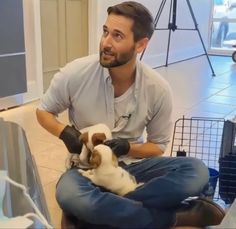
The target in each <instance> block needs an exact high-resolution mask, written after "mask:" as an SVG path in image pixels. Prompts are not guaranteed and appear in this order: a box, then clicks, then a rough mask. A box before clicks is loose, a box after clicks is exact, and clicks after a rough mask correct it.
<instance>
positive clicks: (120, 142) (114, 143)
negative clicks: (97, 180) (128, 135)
mask: <svg viewBox="0 0 236 229" xmlns="http://www.w3.org/2000/svg"><path fill="white" fill-rule="evenodd" d="M104 144H105V145H107V146H109V147H110V148H111V149H112V151H113V152H114V154H115V155H116V156H117V157H119V156H121V155H125V154H127V153H128V152H129V150H130V144H129V142H128V141H127V140H126V139H123V138H116V139H111V140H107V141H105V142H104Z"/></svg>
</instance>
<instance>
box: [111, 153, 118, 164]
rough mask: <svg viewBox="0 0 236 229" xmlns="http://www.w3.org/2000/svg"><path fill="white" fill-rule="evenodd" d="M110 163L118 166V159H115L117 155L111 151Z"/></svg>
mask: <svg viewBox="0 0 236 229" xmlns="http://www.w3.org/2000/svg"><path fill="white" fill-rule="evenodd" d="M112 164H113V165H114V166H115V167H118V159H117V157H116V155H115V154H114V153H112Z"/></svg>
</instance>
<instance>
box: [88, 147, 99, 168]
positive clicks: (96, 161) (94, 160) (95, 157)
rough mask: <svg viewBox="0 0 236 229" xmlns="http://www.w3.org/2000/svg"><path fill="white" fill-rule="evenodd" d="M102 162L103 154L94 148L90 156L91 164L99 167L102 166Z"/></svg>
mask: <svg viewBox="0 0 236 229" xmlns="http://www.w3.org/2000/svg"><path fill="white" fill-rule="evenodd" d="M101 163H102V157H101V154H100V153H99V152H98V151H97V150H94V151H93V153H92V155H91V157H90V160H89V164H90V165H91V166H92V167H93V168H95V169H96V168H97V167H98V166H100V165H101Z"/></svg>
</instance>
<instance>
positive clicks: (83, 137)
mask: <svg viewBox="0 0 236 229" xmlns="http://www.w3.org/2000/svg"><path fill="white" fill-rule="evenodd" d="M79 140H80V141H81V142H83V144H86V143H88V132H85V133H82V134H81V135H80V136H79Z"/></svg>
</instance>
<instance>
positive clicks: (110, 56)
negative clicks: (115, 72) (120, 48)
mask: <svg viewBox="0 0 236 229" xmlns="http://www.w3.org/2000/svg"><path fill="white" fill-rule="evenodd" d="M134 50H135V46H133V47H131V48H130V50H128V51H127V52H123V53H119V54H117V53H115V52H112V51H111V48H104V49H102V48H101V47H100V64H101V65H102V66H103V67H105V68H114V67H119V66H122V65H124V64H126V63H128V62H129V61H130V60H131V59H132V58H133V57H134V55H135V52H134Z"/></svg>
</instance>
